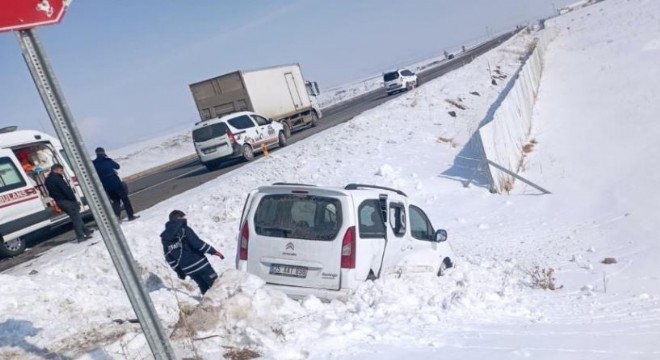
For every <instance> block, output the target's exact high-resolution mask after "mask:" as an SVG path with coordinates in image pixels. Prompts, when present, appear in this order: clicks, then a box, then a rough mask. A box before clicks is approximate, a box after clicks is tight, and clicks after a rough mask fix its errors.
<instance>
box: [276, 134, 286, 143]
mask: <svg viewBox="0 0 660 360" xmlns="http://www.w3.org/2000/svg"><path fill="white" fill-rule="evenodd" d="M277 140H278V142H279V145H280V147H285V146H286V135H284V131H280V133H279V134H278V135H277Z"/></svg>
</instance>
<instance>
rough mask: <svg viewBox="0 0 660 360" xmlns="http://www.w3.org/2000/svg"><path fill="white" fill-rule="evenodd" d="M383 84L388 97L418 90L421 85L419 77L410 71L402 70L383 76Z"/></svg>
mask: <svg viewBox="0 0 660 360" xmlns="http://www.w3.org/2000/svg"><path fill="white" fill-rule="evenodd" d="M383 83H384V86H385V90H386V91H387V95H392V94H394V93H396V92H399V91H406V90H410V89H413V88H416V87H417V85H418V84H419V81H418V80H417V75H415V73H413V72H412V71H410V70H408V69H400V70H396V71H392V72H387V73H384V74H383Z"/></svg>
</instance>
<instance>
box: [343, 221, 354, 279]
mask: <svg viewBox="0 0 660 360" xmlns="http://www.w3.org/2000/svg"><path fill="white" fill-rule="evenodd" d="M355 244H356V243H355V226H351V227H349V228H348V230H346V234H344V240H343V241H342V243H341V268H342V269H355V250H356V248H355Z"/></svg>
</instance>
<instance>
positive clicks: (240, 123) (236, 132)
mask: <svg viewBox="0 0 660 360" xmlns="http://www.w3.org/2000/svg"><path fill="white" fill-rule="evenodd" d="M192 137H193V143H194V144H195V151H196V152H197V156H198V157H199V161H200V162H201V163H202V164H203V165H204V166H206V167H207V168H208V169H209V170H214V169H216V168H219V167H220V165H221V162H222V161H223V160H227V159H231V158H238V157H242V158H244V159H245V160H247V161H251V160H252V159H254V155H255V153H260V152H263V148H266V149H270V148H271V147H274V146H280V147H282V146H286V143H287V137H286V135H285V132H284V126H283V125H282V124H280V123H278V122H275V121H273V120H271V119H267V118H266V117H264V116H261V115H259V114H256V113H253V112H250V111H241V112H237V113H233V114H229V115H225V116H223V117H221V118H219V119H210V120H204V121H200V122H198V123H197V124H195V127H194V128H193V132H192Z"/></svg>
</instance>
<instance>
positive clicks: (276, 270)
mask: <svg viewBox="0 0 660 360" xmlns="http://www.w3.org/2000/svg"><path fill="white" fill-rule="evenodd" d="M270 274H271V275H282V276H291V277H297V278H305V277H307V268H306V267H302V266H290V265H280V264H271V265H270Z"/></svg>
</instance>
